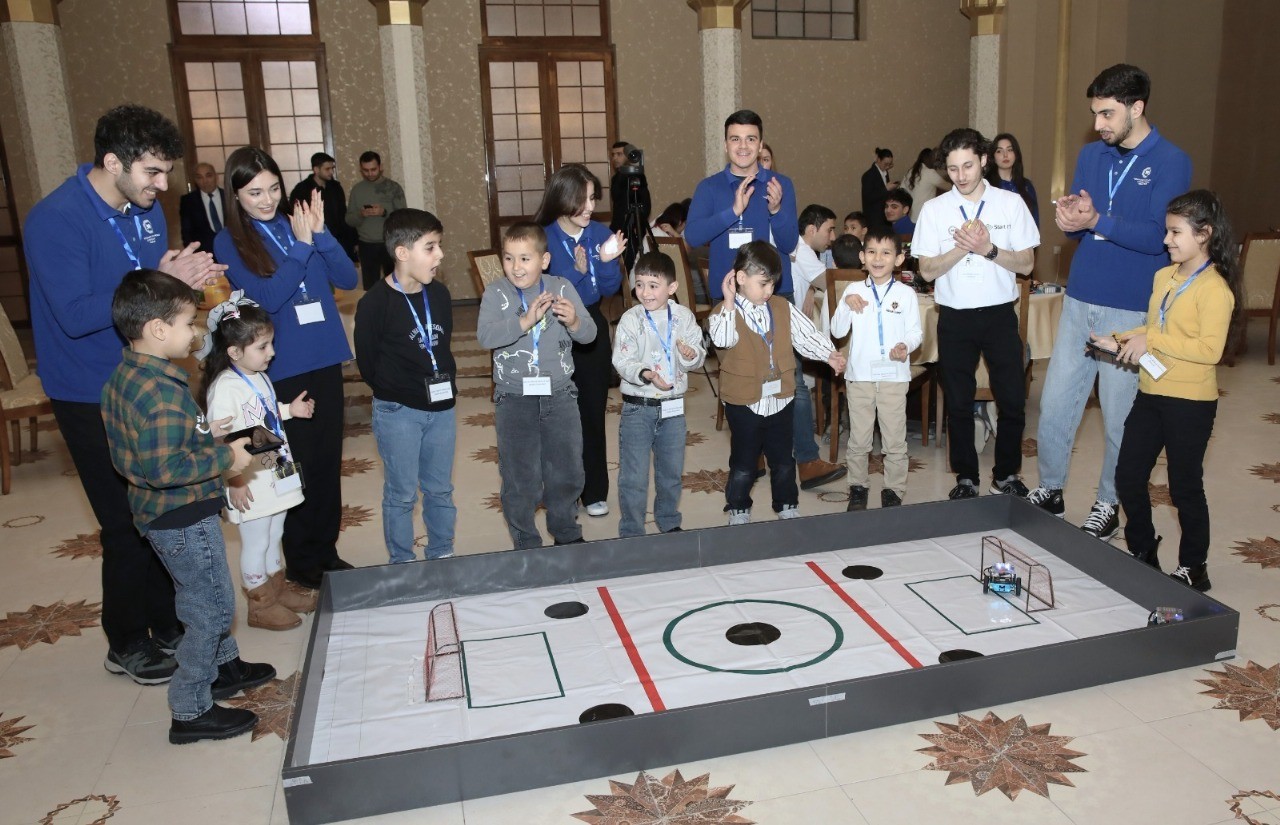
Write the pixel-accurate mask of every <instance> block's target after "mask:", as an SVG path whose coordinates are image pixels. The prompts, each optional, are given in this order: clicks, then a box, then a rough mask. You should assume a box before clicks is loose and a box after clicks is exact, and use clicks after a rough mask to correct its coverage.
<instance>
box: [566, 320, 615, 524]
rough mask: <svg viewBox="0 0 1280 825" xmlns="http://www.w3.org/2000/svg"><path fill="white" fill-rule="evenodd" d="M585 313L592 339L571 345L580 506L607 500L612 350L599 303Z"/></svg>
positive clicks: (607, 325) (607, 327)
mask: <svg viewBox="0 0 1280 825" xmlns="http://www.w3.org/2000/svg"><path fill="white" fill-rule="evenodd" d="M587 313H588V314H590V316H591V320H593V321H595V322H596V337H595V340H594V341H592V342H591V343H589V344H574V345H573V383H574V384H577V385H578V413H579V416H580V417H581V418H582V469H583V471H584V472H585V473H586V484H584V485H583V487H582V503H583V504H595V503H596V502H597V501H604V500H605V499H607V498H608V497H609V467H608V465H607V463H606V462H607V457H606V455H605V443H606V438H605V431H604V411H605V407H607V406H608V404H609V376H610V375H611V374H612V373H613V347H612V346H611V345H610V344H609V322H608V321H606V320H605V318H604V315H602V314H601V313H600V304H599V303H598V302H597V303H594V304H592V305H591V306H589V307H587Z"/></svg>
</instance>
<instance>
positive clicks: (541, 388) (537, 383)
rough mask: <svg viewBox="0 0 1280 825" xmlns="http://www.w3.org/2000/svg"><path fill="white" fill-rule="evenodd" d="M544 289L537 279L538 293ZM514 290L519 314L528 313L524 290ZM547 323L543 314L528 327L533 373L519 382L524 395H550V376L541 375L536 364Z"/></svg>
mask: <svg viewBox="0 0 1280 825" xmlns="http://www.w3.org/2000/svg"><path fill="white" fill-rule="evenodd" d="M546 291H547V288H546V286H545V285H544V284H543V282H542V280H541V279H539V280H538V294H539V295H541V294H542V293H544V292H546ZM516 292H517V293H518V294H519V295H520V315H521V316H524V315H528V314H529V302H528V301H526V300H525V298H524V290H523V289H519V288H517V289H516ZM548 323H550V322H549V321H548V320H547V316H546V315H545V314H544V315H543V316H542V318H540V319H539V320H538V323H536V324H534V325H533V326H531V327H529V337H530V339H531V340H532V342H533V356H532V357H531V358H530V359H529V367H530V369H532V370H533V373H534V374H533V375H529V376H526V377H525V379H524V381H523V382H521V385H522V387H523V389H524V394H525V395H551V376H549V375H542V374H541V370H542V367H541V366H540V365H539V364H538V359H539V355H540V353H539V352H538V344H539V342H541V340H542V332H543V330H545V329H546V328H547V324H548Z"/></svg>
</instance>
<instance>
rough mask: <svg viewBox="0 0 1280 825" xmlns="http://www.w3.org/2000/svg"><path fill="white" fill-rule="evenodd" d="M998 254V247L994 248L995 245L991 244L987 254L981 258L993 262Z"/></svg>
mask: <svg viewBox="0 0 1280 825" xmlns="http://www.w3.org/2000/svg"><path fill="white" fill-rule="evenodd" d="M999 254H1000V247H998V246H996V245H995V244H991V251H990V252H988V253H987V254H986V255H983V256H982V257H984V258H986V259H987V260H988V261H994V260H995V259H996V256H997V255H999Z"/></svg>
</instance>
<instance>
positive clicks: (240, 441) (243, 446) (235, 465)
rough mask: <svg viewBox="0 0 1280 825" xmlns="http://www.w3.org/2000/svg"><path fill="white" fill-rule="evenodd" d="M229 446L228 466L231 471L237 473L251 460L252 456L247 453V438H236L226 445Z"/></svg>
mask: <svg viewBox="0 0 1280 825" xmlns="http://www.w3.org/2000/svg"><path fill="white" fill-rule="evenodd" d="M227 446H228V447H230V448H231V466H230V467H229V468H228V469H229V470H230V471H231V472H233V473H238V472H240V471H241V470H243V469H244V468H245V467H248V466H249V462H251V461H253V456H251V455H249V449H248V448H249V439H248V437H247V436H246V437H245V438H237V439H236V440H235V441H232V442H231V443H230V444H228V445H227Z"/></svg>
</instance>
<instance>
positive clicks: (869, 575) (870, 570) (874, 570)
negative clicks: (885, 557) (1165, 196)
mask: <svg viewBox="0 0 1280 825" xmlns="http://www.w3.org/2000/svg"><path fill="white" fill-rule="evenodd" d="M840 572H841V573H842V574H843V575H844V577H845V578H846V579H878V578H880V577H881V576H883V575H884V571H883V570H881V569H880V568H879V567H872V566H871V565H869V564H851V565H849V566H848V567H846V568H845V569H843V570H841V571H840Z"/></svg>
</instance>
